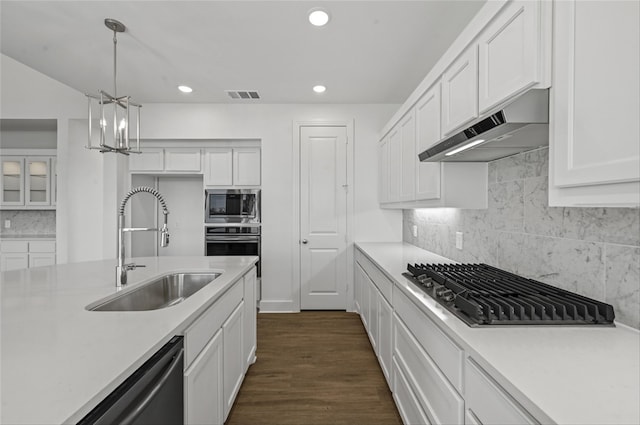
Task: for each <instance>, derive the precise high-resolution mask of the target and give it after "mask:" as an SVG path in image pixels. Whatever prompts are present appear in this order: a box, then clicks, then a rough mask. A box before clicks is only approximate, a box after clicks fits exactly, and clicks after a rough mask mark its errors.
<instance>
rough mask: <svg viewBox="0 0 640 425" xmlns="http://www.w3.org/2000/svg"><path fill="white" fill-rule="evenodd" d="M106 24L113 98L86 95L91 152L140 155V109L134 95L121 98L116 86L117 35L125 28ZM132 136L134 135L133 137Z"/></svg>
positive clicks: (112, 21) (108, 21) (102, 93)
mask: <svg viewBox="0 0 640 425" xmlns="http://www.w3.org/2000/svg"><path fill="white" fill-rule="evenodd" d="M104 24H105V26H106V27H107V28H109V29H110V30H112V31H113V95H111V94H109V93H107V92H106V91H104V90H100V91H99V92H98V94H97V95H95V94H87V95H86V96H87V99H88V120H89V126H88V127H89V133H88V144H87V146H86V147H87V148H88V149H97V150H99V151H100V152H103V153H104V152H117V153H121V154H125V155H128V154H130V153H141V152H140V108H141V107H142V105H140V104H138V103H135V102H133V101H132V100H131V96H118V94H117V86H116V75H117V74H116V70H117V68H116V53H117V38H116V34H117V33H119V32H124V30H125V26H124V25H123V24H122V23H121V22H118V21H116V20H115V19H109V18H107V19H105V20H104ZM132 135H133V136H132Z"/></svg>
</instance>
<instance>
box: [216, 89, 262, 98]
mask: <svg viewBox="0 0 640 425" xmlns="http://www.w3.org/2000/svg"><path fill="white" fill-rule="evenodd" d="M225 91H226V92H227V94H228V95H229V97H230V98H231V99H260V95H259V94H258V92H257V91H252V90H225Z"/></svg>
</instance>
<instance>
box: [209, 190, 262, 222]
mask: <svg viewBox="0 0 640 425" xmlns="http://www.w3.org/2000/svg"><path fill="white" fill-rule="evenodd" d="M204 208H205V212H204V221H205V223H260V190H259V189H207V190H205V202H204Z"/></svg>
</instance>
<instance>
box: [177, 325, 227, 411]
mask: <svg viewBox="0 0 640 425" xmlns="http://www.w3.org/2000/svg"><path fill="white" fill-rule="evenodd" d="M222 367H223V362H222V330H218V332H217V333H216V334H215V335H214V337H213V338H211V340H210V341H209V343H208V344H207V345H206V346H205V348H204V349H203V350H202V353H200V355H199V356H198V357H197V358H196V360H195V361H194V362H193V363H192V364H191V366H189V368H188V369H187V370H186V371H185V373H184V391H185V423H187V424H222V423H223V421H224V419H223V413H224V409H223V398H222V396H223V389H222V380H221V379H212V377H220V376H222V374H223V369H222Z"/></svg>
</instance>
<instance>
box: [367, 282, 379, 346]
mask: <svg viewBox="0 0 640 425" xmlns="http://www.w3.org/2000/svg"><path fill="white" fill-rule="evenodd" d="M365 279H366V283H367V286H368V287H369V329H368V331H369V339H370V340H371V346H372V347H373V351H375V352H376V354H378V340H379V334H378V320H379V319H380V315H379V313H378V311H379V309H380V305H379V303H380V301H379V298H380V294H379V293H378V289H377V288H376V287H375V285H374V284H373V282H372V281H371V279H369V277H368V276H366V277H365Z"/></svg>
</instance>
